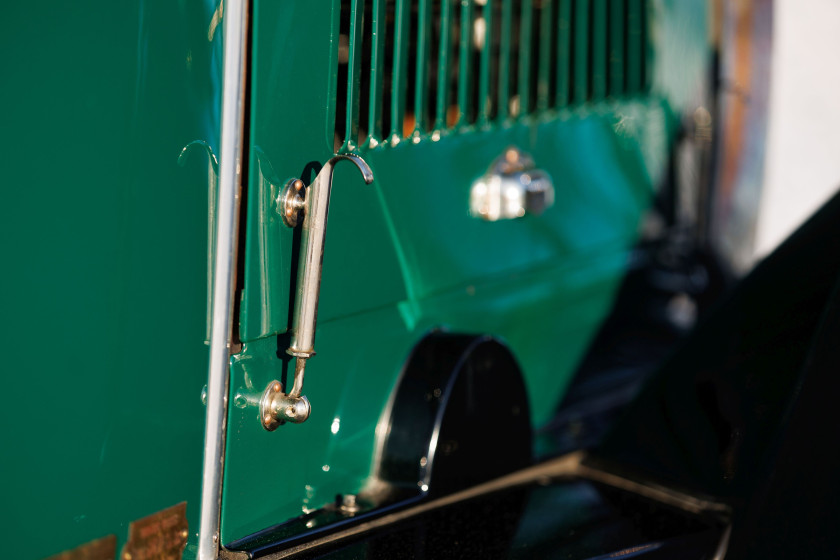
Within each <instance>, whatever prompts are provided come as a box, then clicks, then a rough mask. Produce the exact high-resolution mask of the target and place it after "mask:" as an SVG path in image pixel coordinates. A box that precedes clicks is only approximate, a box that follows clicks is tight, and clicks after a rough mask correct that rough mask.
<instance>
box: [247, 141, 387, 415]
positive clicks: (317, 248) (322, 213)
mask: <svg viewBox="0 0 840 560" xmlns="http://www.w3.org/2000/svg"><path fill="white" fill-rule="evenodd" d="M341 160H348V161H351V162H353V163H354V164H355V165H356V167H357V168H358V169H359V171H360V172H361V173H362V177H363V178H364V181H365V183H366V184H370V183H372V182H373V172H372V171H371V170H370V167H369V166H368V164H367V163H365V161H364V160H363V159H362V158H361V157H359V156H357V155H355V154H340V155H336V156H333V157H332V158H331V159H330V160H329V161H328V162H327V163H325V164H324V167H322V168H321V171H320V173H318V176H317V177H315V180H314V181H313V182H312V185H310V186H309V188H308V189H304V188H303V182H302V181H300V180H299V179H293V180H291V181H289V182H288V183H286V186H285V187H284V188H283V190H282V192H281V193H280V196H279V198H278V203H279V204H278V205H279V211H280V212H281V214H282V216H283V222H284V223H285V224H286V225H287V226H289V227H295V226H296V225H297V223H298V222H299V221H300V215H301V214H303V231H302V238H301V246H300V261H299V263H298V279H297V292H296V294H295V310H294V315H293V319H292V342H291V345H290V346H289V348H288V349H287V350H286V352H287V353H288V354H289V355H291V356H294V357H295V358H296V360H295V378H294V383H293V384H292V390H291V391H289V392H288V393H285V394H284V393H283V390H282V389H283V388H282V385H281V384H280V382H278V381H273V382H271V383H269V386H268V388H267V389H266V391H265V393H264V395H263V398H262V401H261V403H260V418H261V419H262V423H263V426H264V427H265V428H266V429H267V430H274V429H275V428H277V426H279V425H280V424H283V423H285V422H293V423H296V424H298V423H300V422H303V421H304V420H306V419H307V418H309V413H310V410H311V408H310V405H309V400H308V399H307V398H306V397H305V396H303V395H301V392H302V391H303V377H304V373H305V370H306V360H308V359H309V358H311V357H312V356H314V355H315V323H316V321H317V317H318V298H319V295H320V292H321V271H322V268H323V260H324V243H325V241H326V237H327V215H328V212H329V205H330V191H331V190H332V182H333V172H334V170H335V165H336V164H337V163H338V162H339V161H341Z"/></svg>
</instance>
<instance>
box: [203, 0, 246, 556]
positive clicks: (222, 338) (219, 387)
mask: <svg viewBox="0 0 840 560" xmlns="http://www.w3.org/2000/svg"><path fill="white" fill-rule="evenodd" d="M247 1H248V0H225V14H224V20H225V22H224V24H225V27H224V43H225V44H224V75H223V76H224V78H223V79H224V81H223V86H222V140H221V152H220V154H219V155H220V157H219V159H220V162H219V163H220V168H219V202H218V207H217V220H216V263H215V272H214V275H215V284H214V289H213V315H212V327H211V330H210V371H209V373H208V380H207V418H206V424H205V436H204V466H203V472H202V487H201V519H200V522H199V534H198V558H199V560H216V558H218V555H219V525H220V519H221V502H222V473H223V467H224V451H225V449H224V446H225V423H226V419H227V388H228V377H229V371H230V370H229V361H230V356H229V353H230V348H229V341H230V334H231V323H232V318H233V317H232V316H233V306H232V301H233V290H234V287H235V286H234V274H235V270H236V248H237V244H236V233H237V226H238V215H239V212H238V204H239V189H240V186H241V177H242V146H243V138H242V132H243V124H244V97H245V76H246V68H245V53H246V50H245V49H246V44H245V42H246V41H247V33H246V25H247V13H248V10H247Z"/></svg>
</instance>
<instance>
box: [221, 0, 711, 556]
mask: <svg viewBox="0 0 840 560" xmlns="http://www.w3.org/2000/svg"><path fill="white" fill-rule="evenodd" d="M568 4H569V2H561V3H560V5H561V8H562V6H567V5H568ZM597 4H598V9H599V10H600V9H601V8H604V7H605V6H607V4H606V3H601V2H599V3H597ZM377 5H378V4H377ZM622 5H623V4H622V3H621V2H609V3H608V6H609V9H610V10H617V9H619V8H621V6H622ZM627 5H628V6H629V7H628V11H627V14H629V15H630V16H632V17H631V19H632V18H636V19H633V22H635V23H632V22H631V23H630V24H628V27H627V28H626V29H620V28H619V29H617V28H615V26H613V27H611V28H609V29H606V28H603V26H602V25H595V26H593V27H592V32H593V33H595V35H596V36H597V37H600V38H601V39H597V40H598V41H602V40H603V37H604V36H605V35H606V34H609V35H610V36H611V37H613V38H615V37H619V38H620V37H622V34H623V33H628V34H631V35H633V36H634V37H636V38H641V37H642V36H643V35H644V34H646V35H645V36H646V37H647V45H648V46H647V52H644V53H643V52H642V50H643V48H642V43H639V44H638V45H630V44H629V43H628V44H627V45H628V49H629V48H630V47H632V48H636V49H637V52H635V54H632V55H631V54H627V53H622V52H618V51H617V49H618V47H616V45H618V44H622V45H623V44H624V43H619V42H616V41H617V40H616V39H613V42H612V43H610V44H611V47H610V49H611V50H610V53H609V54H610V57H611V58H610V60H609V64H607V62H604V65H603V67H595V68H593V72H595V75H593V78H592V79H593V85H592V90H591V91H593V92H594V91H596V90H597V92H598V93H597V95H600V96H602V97H601V98H600V99H596V100H593V101H590V102H584V103H580V102H575V100H576V99H577V100H578V101H580V99H585V98H586V97H587V93H586V91H587V90H586V89H585V88H584V89H581V87H580V83H579V82H580V76H581V74H580V72H581V70H580V68H581V64H582V63H581V61H580V59H579V60H577V62H576V63H575V64H576V70H575V71H576V72H577V74H576V75H575V76H577V78H575V77H574V76H572V77H571V78H570V81H568V82H567V83H566V84H565V85H564V87H567V88H568V93H569V97H570V100H571V102H573V103H574V104H572V105H568V104H567V103H568V102H569V100H568V99H567V100H566V101H563V102H562V103H561V104H560V106H559V107H558V108H555V109H548V107H550V105H545V104H544V103H543V104H541V102H540V99H542V98H541V97H540V96H541V95H542V94H541V93H538V94H537V96H536V98H537V104H536V106H532V107H531V109H530V111H531V114H530V115H528V116H525V117H522V118H504V115H502V117H501V118H499V119H496V120H487V119H485V120H483V121H481V122H479V123H477V124H476V125H475V126H472V125H471V126H464V125H463V123H461V124H457V123H456V124H454V125H453V124H451V123H450V124H449V125H447V124H446V123H445V122H443V121H439V124H440V123H441V122H443V125H442V127H443V128H444V129H445V130H443V131H442V133H441V134H439V135H438V134H429V133H427V132H423V131H418V130H416V129H415V131H414V133H412V134H410V138H408V139H403V140H402V141H400V142H398V143H394V142H392V141H391V140H392V139H391V138H390V137H389V138H386V139H385V141H384V142H383V141H381V140H383V138H384V137H385V136H388V135H390V134H392V133H394V134H397V135H398V136H399V135H400V133H406V134H408V132H406V131H405V129H403V130H400V128H401V127H399V126H396V127H395V126H391V128H390V132H389V131H383V130H381V129H380V130H379V134H380V136H379V137H378V139H379V140H380V141H379V142H376V143H371V142H368V143H362V144H361V146H357V145H356V144H355V143H354V142H352V141H350V142H345V144H344V149H351V150H353V151H355V152H356V153H358V154H360V155H361V156H362V157H364V158H365V160H366V161H367V162H368V164H369V165H370V166H371V168H372V169H373V172H374V177H375V180H374V183H373V184H372V185H370V186H365V185H363V183H362V181H361V179H360V178H359V177H358V173H357V172H356V171H355V170H354V169H352V166H349V165H347V166H339V167H338V168H337V171H336V175H335V188H334V189H333V191H332V199H331V203H330V215H329V222H328V228H327V230H328V232H327V238H328V240H327V243H326V247H327V248H326V251H325V256H324V270H323V278H322V284H321V303H320V307H319V315H318V317H319V323H318V327H319V328H318V333H317V337H316V350H317V351H318V354H317V356H315V357H314V358H313V359H311V360H310V361H309V365H308V366H307V376H306V387H305V391H304V393H305V394H306V395H307V396H308V397H309V399H310V401H311V403H312V415H311V417H310V418H309V420H307V421H306V422H305V423H303V424H300V425H284V426H281V427H279V428H278V429H277V430H276V431H275V432H271V433H269V432H266V431H265V430H264V429H263V428H262V426H261V423H260V419H259V410H258V404H259V398H260V396H261V395H262V392H263V391H264V390H265V388H266V387H267V386H268V384H269V383H270V382H271V381H273V380H274V379H280V380H282V381H283V382H284V384H286V385H287V386H288V384H289V383H290V382H291V376H292V370H291V368H290V366H289V363H290V362H289V358H288V357H287V356H286V355H285V349H286V347H287V345H288V333H287V332H286V331H287V329H288V320H289V305H290V297H289V287H290V286H291V285H292V283H293V281H294V279H293V278H292V272H291V271H292V264H293V263H292V255H293V252H294V247H293V246H292V245H293V240H294V233H293V231H292V230H290V229H287V228H285V226H283V225H282V224H281V222H280V220H279V215H278V214H277V212H276V208H275V207H274V206H273V205H274V200H275V199H276V197H277V194H278V193H279V189H280V188H282V186H283V184H284V183H285V182H286V180H288V179H289V178H293V177H301V178H303V179H304V180H305V181H306V182H309V181H310V180H311V179H312V178H313V177H314V174H315V172H317V166H316V165H314V164H319V163H322V162H323V161H325V160H326V159H327V158H328V157H329V156H330V155H331V154H332V146H333V134H334V131H335V133H336V134H337V133H338V132H337V131H338V127H336V126H335V125H334V121H333V119H334V118H335V111H336V109H335V95H336V92H337V91H338V89H339V88H338V86H337V85H336V79H337V78H336V76H337V74H336V67H337V66H338V62H337V58H336V53H337V51H338V48H339V45H338V44H337V41H335V40H334V39H333V38H334V37H336V36H337V33H338V31H337V29H338V27H337V26H338V25H339V3H338V2H337V1H335V2H334V1H332V0H331V1H327V2H321V3H295V2H286V3H282V4H275V3H267V2H263V1H257V3H256V4H255V15H254V25H255V31H254V41H255V42H254V45H255V47H254V48H255V50H256V51H257V52H256V54H255V56H254V67H253V72H254V77H253V83H252V97H251V99H252V105H251V111H252V112H251V131H250V133H251V144H252V149H251V161H250V170H251V172H250V179H249V192H248V195H247V197H248V202H247V212H248V215H247V220H248V227H247V237H246V239H245V247H246V266H245V270H244V274H245V276H244V279H243V285H244V289H243V299H242V307H241V314H240V335H241V337H242V340H243V341H244V346H243V348H242V350H241V352H240V353H239V354H237V355H235V356H233V358H232V366H231V372H232V379H231V386H230V391H231V393H230V402H231V403H233V406H231V407H230V410H229V422H228V435H227V455H226V462H225V483H224V496H223V504H222V541H223V542H231V541H234V540H236V539H239V538H242V537H245V536H247V535H249V534H252V533H254V532H256V531H259V530H261V529H264V528H266V527H268V526H272V525H276V524H278V523H282V522H284V521H287V520H289V519H291V518H293V517H296V516H298V515H300V514H302V513H304V512H308V511H311V510H313V509H317V508H320V507H322V506H324V505H325V504H327V503H329V502H332V501H333V500H334V499H335V496H336V495H337V494H344V493H357V492H358V491H359V490H360V489H362V488H364V487H365V485H366V484H368V483H369V482H370V477H371V468H372V458H373V449H374V446H375V442H376V433H375V428H376V426H377V422H378V421H379V418H380V415H381V413H382V410H383V408H384V407H385V404H386V402H387V400H388V397H389V396H390V394H391V391H392V389H393V387H394V384H395V383H396V381H397V378H398V375H399V372H400V369H401V367H402V365H403V363H404V361H405V360H406V358H407V357H408V355H409V353H410V351H411V349H412V348H413V346H414V345H415V344H416V343H417V342H418V341H419V340H420V339H421V338H422V337H423V336H424V335H425V334H426V333H427V332H429V330H430V329H433V328H444V329H448V330H451V331H453V332H464V333H488V334H492V335H495V336H497V337H499V338H500V339H502V340H503V341H505V343H506V344H508V345H509V347H510V348H511V350H512V352H513V354H514V355H515V356H516V358H517V359H518V360H519V362H520V364H521V366H522V369H523V372H524V374H525V378H526V385H527V390H528V395H529V399H530V403H531V413H532V423H533V424H534V425H535V426H538V425H540V424H542V423H544V422H545V421H546V420H548V419H549V418H550V415H551V413H552V411H553V410H554V407H555V406H556V404H557V402H558V399H559V398H560V397H561V396H562V394H563V392H564V390H565V388H566V387H567V386H568V384H569V382H570V380H571V377H572V375H573V373H574V371H575V368H576V367H577V364H578V362H579V361H580V359H581V357H582V355H583V353H584V352H585V351H586V349H587V346H588V344H589V343H590V341H591V339H592V337H593V336H594V334H595V333H596V332H597V329H598V327H599V326H600V324H601V322H602V320H603V318H604V317H605V316H606V315H607V313H608V312H609V310H610V307H611V305H612V300H613V297H614V294H615V291H616V289H617V287H618V285H619V284H620V282H621V280H622V277H623V274H624V271H625V269H626V266H627V259H628V255H629V251H630V249H631V248H632V246H633V244H634V243H635V242H636V239H637V235H638V231H639V227H640V223H641V220H642V216H643V215H644V213H645V212H646V211H647V210H648V208H649V206H650V204H651V202H652V200H653V196H654V195H655V193H656V190H657V188H658V187H659V186H660V184H661V182H662V181H663V179H664V177H665V173H666V170H667V166H668V160H669V157H670V155H669V154H670V150H671V146H672V144H673V141H674V139H675V137H676V135H677V133H678V130H679V128H680V126H681V119H682V118H683V115H684V114H686V112H689V114H690V111H693V109H694V106H693V105H692V104H693V103H696V99H699V98H700V96H699V94H700V93H701V92H702V87H703V85H704V83H705V80H706V73H707V72H708V66H707V63H708V60H709V58H708V54H709V51H708V45H707V44H706V39H705V29H706V22H705V17H706V16H705V4H704V3H703V2H701V1H699V0H698V1H696V2H668V1H655V2H653V1H652V2H643V1H641V0H639V1H635V0H631V1H630V2H629V3H628V4H627ZM462 7H463V4H462ZM464 9H467V8H464ZM619 12H620V11H619ZM581 13H582V12H581ZM598 13H600V12H598ZM620 13H624V12H620ZM568 15H569V14H568V13H566V12H563V10H562V9H561V11H560V13H559V14H557V15H556V17H558V18H560V19H559V20H558V21H563V19H562V18H564V17H568ZM578 16H579V18H580V17H582V16H581V14H580V13H578ZM404 17H407V16H406V14H405V13H403V12H399V11H398V12H395V14H394V21H393V22H392V23H389V25H392V24H393V25H399V22H400V21H402V19H401V18H404ZM643 18H646V20H647V24H646V27H644V31H643V30H642V27H641V25H642V24H641V23H640V22H641V21H642V19H643ZM406 21H408V20H407V19H406ZM582 21H583V23H586V18H583V20H582ZM610 21H613V22H614V21H617V20H616V19H615V18H613V19H612V20H610ZM418 25H420V24H419V23H418ZM566 25H570V24H569V22H568V21H567V22H566ZM581 25H583V24H581ZM304 26H309V27H307V29H308V30H309V32H308V33H307V38H306V41H305V43H306V49H305V50H301V47H300V42H301V40H300V36H299V35H298V34H297V33H296V30H297V29H298V28H302V27H304ZM673 26H676V27H677V28H680V29H683V30H684V32H682V33H679V32H677V33H675V32H673V31H671V30H670V28H671V27H673ZM584 27H586V26H584ZM665 28H667V29H668V30H667V31H665ZM349 29H350V31H349V33H350V34H351V35H353V34H354V33H356V32H358V29H357V28H354V27H353V26H352V25H351V26H350V28H349ZM561 29H566V31H564V32H567V31H568V29H567V28H561ZM586 29H589V28H588V27H586ZM389 32H390V31H389ZM587 32H588V31H587ZM562 33H563V32H561V33H560V34H559V35H558V41H560V42H561V43H562V41H563V40H567V41H571V40H572V39H571V37H568V36H566V37H565V39H564V37H563V35H562ZM503 40H504V39H503ZM583 40H584V39H581V37H580V35H578V36H576V38H575V41H583ZM640 40H641V39H640ZM622 41H623V39H622ZM597 46H598V45H596V47H597ZM601 46H603V45H601ZM561 47H562V44H561V45H559V46H558V48H561ZM567 47H568V45H567ZM418 48H424V47H423V46H422V45H420V46H418ZM429 48H434V46H431V47H429ZM540 48H548V47H542V46H541V47H540ZM266 49H272V50H271V52H268V53H267V52H265V51H266ZM665 51H667V52H668V54H664V53H665ZM290 52H293V53H294V56H292V57H287V56H285V55H286V54H287V53H290ZM351 52H352V49H351ZM576 52H577V56H578V57H583V59H586V60H588V59H587V56H588V55H586V56H584V55H583V54H581V52H585V51H581V49H577V51H576ZM598 52H599V53H600V54H599V55H598V56H601V55H603V54H606V51H604V52H601V51H598ZM674 52H684V53H687V54H686V56H684V57H682V58H680V57H679V55H675V54H673V53H674ZM350 56H351V57H352V54H351V55H350ZM411 56H414V53H411ZM528 56H529V54H527V53H522V52H520V57H524V58H521V59H520V62H527V60H528V58H527V57H528ZM625 56H627V57H631V58H632V60H633V61H634V64H627V65H625V66H621V65H616V63H615V60H622V57H625ZM633 57H634V58H633ZM642 57H645V59H644V60H643V59H642ZM628 60H629V59H628ZM677 60H682V61H684V64H681V65H680V64H677V63H676V61H677ZM403 62H404V61H403ZM617 66H618V69H616V67H617ZM521 68H522V66H521V65H520V73H521V72H522V70H521ZM508 70H510V69H508ZM567 70H568V68H567ZM355 71H357V70H354V69H353V68H352V67H351V68H348V69H347V72H355ZM506 71H507V70H506ZM464 72H466V78H464V77H463V73H464ZM540 72H544V71H543V70H540ZM616 72H619V73H620V72H626V73H627V74H628V75H632V80H630V79H629V78H628V86H627V87H626V88H624V89H621V88H618V89H619V90H620V91H617V92H616V88H615V85H614V83H613V82H612V81H609V80H606V81H605V79H604V74H605V73H611V74H610V75H615V74H616ZM545 75H548V74H545ZM584 76H585V74H584ZM469 78H470V76H469V71H467V70H463V72H462V73H461V74H459V76H458V80H464V79H469ZM559 78H560V77H559V76H558V80H559ZM567 78H568V76H567ZM371 79H373V80H374V81H376V80H377V79H380V80H381V76H380V77H379V78H375V77H372V78H371ZM401 79H402V78H401V75H400V74H399V72H398V71H397V70H394V80H395V82H398V81H399V80H401ZM575 79H577V80H578V83H577V85H574V83H575ZM610 79H611V80H612V78H610ZM631 82H632V83H631ZM376 83H377V84H378V85H379V86H382V87H384V86H383V85H382V84H381V83H379V82H376ZM539 83H541V82H539V81H538V85H539ZM395 87H396V88H397V89H399V87H400V85H399V83H397V85H396V86H395ZM418 87H420V88H422V85H420V86H418ZM646 88H647V89H646ZM374 89H375V88H374ZM406 90H407V88H406ZM526 91H527V90H526ZM409 93H410V92H409ZM358 94H359V92H358V91H355V90H354V89H353V87H352V80H351V85H350V87H348V91H347V96H348V99H350V101H348V106H349V107H352V105H353V102H352V99H351V98H352V96H355V95H358ZM377 95H379V94H377V93H376V91H375V92H374V95H373V96H372V97H371V99H378V98H377ZM523 95H524V94H523ZM610 95H611V96H610ZM380 98H381V95H380ZM417 99H419V100H417ZM417 99H416V100H415V101H416V103H417V104H418V105H417V107H418V108H420V109H422V107H423V105H422V104H423V101H422V99H421V98H420V97H418V98H417ZM558 99H559V96H558ZM361 102H362V103H365V102H366V98H365V97H362V100H361ZM452 102H453V103H456V102H457V103H466V101H464V100H463V99H454V98H453V99H452ZM408 103H409V104H410V103H411V100H410V99H409V100H408ZM461 106H462V107H463V106H465V105H461ZM442 107H443V108H444V109H446V105H443V106H442ZM392 109H393V107H392ZM525 110H526V111H527V110H528V109H527V107H526V109H525ZM374 117H375V116H374ZM374 117H372V118H371V122H375V120H376V119H375V118H374ZM354 118H355V117H354V116H353V115H352V114H351V115H350V117H349V118H348V120H347V126H346V127H345V129H350V128H352V126H353V123H354V122H355V121H354ZM362 120H363V119H362ZM479 120H481V119H479ZM360 122H361V121H360ZM376 126H377V125H376V124H374V125H373V127H372V129H373V130H374V131H375V130H376ZM371 134H373V135H374V136H375V134H374V133H371ZM351 140H352V139H351ZM511 145H515V146H517V147H518V148H520V149H521V150H523V151H525V152H527V153H528V154H530V155H531V156H533V158H534V160H535V163H536V165H537V167H539V168H541V169H543V170H545V171H547V172H548V173H549V174H550V175H551V177H552V178H553V180H554V185H555V204H554V206H553V207H552V208H550V209H549V210H547V211H546V212H545V213H544V214H543V215H541V216H525V217H524V218H521V219H516V220H509V221H499V222H494V223H489V222H484V221H482V220H479V219H476V218H473V217H471V216H470V215H469V211H468V202H469V192H470V187H471V185H472V183H473V181H474V180H475V179H477V178H478V177H480V176H481V175H483V174H484V173H485V172H486V171H487V169H488V167H489V166H490V164H491V162H492V161H493V160H494V159H495V158H496V157H497V156H499V155H501V154H502V153H503V151H504V149H505V148H507V147H508V146H511Z"/></svg>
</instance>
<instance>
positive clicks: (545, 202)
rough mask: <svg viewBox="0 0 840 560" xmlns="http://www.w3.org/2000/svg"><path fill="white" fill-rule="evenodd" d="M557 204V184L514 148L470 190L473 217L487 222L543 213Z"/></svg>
mask: <svg viewBox="0 0 840 560" xmlns="http://www.w3.org/2000/svg"><path fill="white" fill-rule="evenodd" d="M553 204H554V184H553V183H552V181H551V177H550V176H549V174H548V173H546V172H545V171H543V170H541V169H537V168H536V166H535V165H534V159H533V158H532V157H531V156H529V155H528V154H526V153H524V152H522V151H520V150H519V149H518V148H516V147H515V146H511V147H509V148H508V149H506V150H505V153H504V154H502V155H501V156H499V157H498V158H496V160H495V161H494V162H493V164H492V165H491V166H490V169H488V170H487V173H486V174H484V175H483V176H482V177H480V178H479V179H477V180H476V181H475V182H474V183H473V184H472V188H471V189H470V214H471V215H472V216H473V217H476V218H481V219H482V220H486V221H488V222H496V221H498V220H512V219H515V218H521V217H522V216H524V215H525V214H534V215H539V214H542V212H543V211H544V210H546V209H547V208H550V207H551V206H552V205H553Z"/></svg>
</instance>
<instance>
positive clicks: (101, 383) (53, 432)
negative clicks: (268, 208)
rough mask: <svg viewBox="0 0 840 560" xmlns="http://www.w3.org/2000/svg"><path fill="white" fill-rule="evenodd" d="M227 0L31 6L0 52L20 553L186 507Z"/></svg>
mask: <svg viewBox="0 0 840 560" xmlns="http://www.w3.org/2000/svg"><path fill="white" fill-rule="evenodd" d="M215 10H216V6H215V5H214V3H213V2H207V1H193V0H186V1H182V2H145V3H139V4H134V3H122V2H110V1H108V2H106V1H93V2H85V3H77V2H35V3H31V2H23V3H14V4H9V5H6V6H4V9H3V17H2V19H1V20H0V45H2V51H3V53H4V56H3V59H2V62H0V67H1V68H2V75H3V87H1V88H0V104H2V106H3V108H4V109H3V111H2V115H0V130H2V135H1V136H0V154H2V156H0V157H2V163H3V173H4V183H3V185H4V189H3V192H4V201H3V203H2V204H0V231H2V238H3V240H4V243H3V251H4V258H5V259H6V261H5V262H6V267H5V268H4V274H3V275H2V280H0V298H2V304H0V309H2V310H3V311H2V316H3V328H2V334H3V339H4V340H5V341H7V345H6V350H7V351H6V352H5V356H4V359H3V368H2V372H3V383H4V395H5V398H4V404H3V406H2V407H0V423H2V425H3V429H2V436H0V441H1V442H2V449H3V461H2V466H0V473H2V478H3V483H2V485H0V504H2V511H0V527H2V530H0V534H2V536H3V537H4V538H3V553H2V554H3V556H4V557H6V558H16V559H29V558H43V557H46V556H48V555H52V554H57V553H59V552H61V551H63V550H67V549H72V548H74V547H76V546H78V545H81V544H82V543H85V542H87V541H90V540H93V539H97V538H100V537H104V536H106V535H109V534H113V535H116V537H117V551H119V549H120V548H121V547H122V545H123V543H124V542H125V540H126V538H127V536H128V524H129V523H130V522H131V521H133V520H135V519H138V518H141V517H145V516H148V515H150V514H153V513H155V512H157V511H159V510H162V509H164V508H167V507H169V506H173V505H175V504H177V503H179V502H183V501H186V502H187V516H188V519H189V529H190V545H189V546H188V548H187V553H186V556H187V557H189V556H190V555H194V554H195V551H194V543H195V532H196V531H197V527H198V513H199V495H200V492H199V491H200V485H201V457H202V443H203V438H204V407H203V406H202V404H201V401H200V393H201V389H202V386H203V385H204V383H205V381H206V376H207V347H206V346H205V345H204V338H205V334H206V330H205V320H206V310H205V305H206V285H207V276H206V260H207V227H208V226H207V221H208V181H209V180H210V179H211V174H210V173H209V172H208V159H207V155H206V154H205V153H204V150H203V149H202V148H200V147H198V148H192V149H191V151H190V152H189V153H188V157H187V159H186V161H185V162H184V163H185V165H184V166H183V167H181V166H179V165H178V160H179V154H180V153H181V151H182V148H184V146H185V145H187V144H188V143H190V142H192V141H195V140H201V141H205V142H207V143H208V144H209V146H212V147H216V146H217V145H218V134H219V133H218V127H219V101H218V96H219V91H220V86H221V84H220V76H221V68H220V66H221V65H220V62H221V59H220V56H221V27H220V26H218V23H219V20H218V17H214V15H216V12H215Z"/></svg>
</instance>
